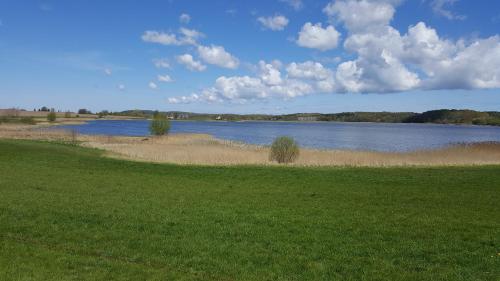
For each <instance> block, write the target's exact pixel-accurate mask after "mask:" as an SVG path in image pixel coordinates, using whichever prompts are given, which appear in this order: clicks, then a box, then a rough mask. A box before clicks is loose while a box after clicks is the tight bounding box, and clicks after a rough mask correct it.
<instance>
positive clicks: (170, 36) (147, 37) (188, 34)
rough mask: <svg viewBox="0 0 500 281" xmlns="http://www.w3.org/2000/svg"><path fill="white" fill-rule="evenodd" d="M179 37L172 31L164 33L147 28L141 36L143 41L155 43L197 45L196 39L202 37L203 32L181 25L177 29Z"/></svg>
mask: <svg viewBox="0 0 500 281" xmlns="http://www.w3.org/2000/svg"><path fill="white" fill-rule="evenodd" d="M179 35H180V37H177V34H174V33H165V32H159V31H153V30H148V31H145V32H144V34H143V35H142V36H141V38H142V40H143V41H144V42H149V43H157V44H162V45H166V46H181V45H197V44H198V43H197V40H198V39H199V38H202V37H204V35H203V33H201V32H199V31H197V30H194V29H188V28H184V27H181V28H180V29H179Z"/></svg>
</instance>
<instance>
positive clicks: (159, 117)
mask: <svg viewBox="0 0 500 281" xmlns="http://www.w3.org/2000/svg"><path fill="white" fill-rule="evenodd" d="M169 130H170V121H169V120H168V118H167V116H166V115H165V114H161V113H158V112H156V113H155V114H154V115H153V120H151V124H150V125H149V131H150V132H151V134H152V135H155V136H163V135H166V134H168V131H169Z"/></svg>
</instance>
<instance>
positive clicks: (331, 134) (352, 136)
mask: <svg viewBox="0 0 500 281" xmlns="http://www.w3.org/2000/svg"><path fill="white" fill-rule="evenodd" d="M148 126H149V121H147V120H125V121H124V120H98V121H91V122H88V123H87V124H84V125H75V126H63V128H66V129H68V128H70V129H76V130H77V131H78V132H80V133H82V134H98V135H116V136H147V135H149V129H148ZM171 133H206V134H211V135H213V136H215V137H217V138H221V139H227V140H235V141H241V142H245V143H250V144H259V145H269V144H271V142H272V141H273V139H274V138H275V137H277V136H282V135H286V136H291V137H293V138H295V140H297V141H298V143H299V144H300V145H301V146H303V147H311V148H322V149H352V150H376V151H411V150H418V149H430V148H439V147H443V146H447V145H450V144H454V143H470V142H480V141H500V127H489V126H467V125H436V124H383V123H342V122H317V123H298V122H220V121H172V127H171Z"/></svg>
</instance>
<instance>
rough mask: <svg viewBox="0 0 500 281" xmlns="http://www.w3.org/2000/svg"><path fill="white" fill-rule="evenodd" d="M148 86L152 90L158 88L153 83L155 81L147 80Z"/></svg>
mask: <svg viewBox="0 0 500 281" xmlns="http://www.w3.org/2000/svg"><path fill="white" fill-rule="evenodd" d="M148 86H149V88H151V89H153V90H156V89H158V85H156V83H155V82H149V85H148Z"/></svg>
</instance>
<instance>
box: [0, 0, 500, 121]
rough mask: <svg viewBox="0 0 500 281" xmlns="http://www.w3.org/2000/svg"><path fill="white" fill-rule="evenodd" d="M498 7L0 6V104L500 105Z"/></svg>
mask: <svg viewBox="0 0 500 281" xmlns="http://www.w3.org/2000/svg"><path fill="white" fill-rule="evenodd" d="M499 27H500V2H499V1H487V0H478V1H466V0H455V1H452V0H406V1H400V0H379V1H375V0H334V1H331V0H330V1H318V0H314V1H312V0H302V1H300V0H266V1H190V0H183V1H180V0H170V1H168V0H156V1H153V0H151V1H132V0H123V1H97V0H87V1H62V0H59V1H56V0H53V1H28V0H26V1H19V0H0V108H7V107H21V108H26V109H32V108H35V107H37V108H38V107H41V106H49V107H54V108H57V109H60V110H76V109H78V108H89V109H92V110H94V111H99V110H104V109H107V110H113V111H116V110H125V109H134V108H141V109H159V110H183V111H194V112H233V113H291V112H342V111H384V110H385V111H417V112H419V111H425V110H430V109H438V108H471V109H477V110H500V90H498V88H500V39H499V37H498V34H499V33H500V32H499V31H500V28H499Z"/></svg>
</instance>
